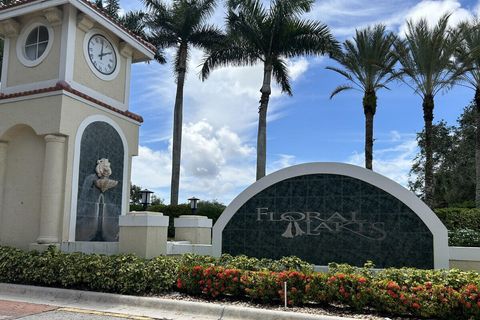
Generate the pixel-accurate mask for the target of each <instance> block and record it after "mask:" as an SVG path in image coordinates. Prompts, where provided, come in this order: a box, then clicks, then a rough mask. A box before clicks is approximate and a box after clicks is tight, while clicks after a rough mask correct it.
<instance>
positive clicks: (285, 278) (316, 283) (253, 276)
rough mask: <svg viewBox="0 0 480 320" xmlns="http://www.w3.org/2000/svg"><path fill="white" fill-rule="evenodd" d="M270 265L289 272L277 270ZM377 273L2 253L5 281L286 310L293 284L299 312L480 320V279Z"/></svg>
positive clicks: (0, 276)
mask: <svg viewBox="0 0 480 320" xmlns="http://www.w3.org/2000/svg"><path fill="white" fill-rule="evenodd" d="M218 264H221V265H218ZM232 265H234V266H242V267H245V268H246V269H249V270H244V269H240V268H237V267H232ZM267 266H268V267H272V268H278V269H283V270H282V271H278V272H277V271H271V270H268V269H267V268H266V267H267ZM372 267H373V264H372V263H367V264H366V266H365V267H363V268H358V267H352V266H348V265H344V264H331V270H330V272H329V273H325V274H324V273H317V272H312V271H311V267H307V264H306V263H305V262H304V261H302V260H300V259H298V258H295V257H287V258H283V259H281V260H279V261H272V260H268V259H255V258H248V257H245V256H240V257H232V256H229V255H224V256H222V257H221V258H218V259H217V258H212V257H201V256H196V255H184V256H182V257H179V258H176V257H158V258H155V259H151V260H147V259H141V258H138V257H136V256H133V255H115V256H105V255H98V254H92V255H86V254H82V253H72V254H66V253H61V252H59V251H58V250H57V249H55V248H54V247H51V248H49V249H48V250H46V251H45V252H43V253H38V252H24V251H21V250H17V249H12V248H6V247H0V282H8V283H19V284H32V285H43V286H54V287H64V288H71V289H82V290H94V291H103V292H114V293H123V294H137V295H149V294H158V293H161V292H165V291H170V290H175V289H177V290H179V291H181V292H185V293H188V294H191V295H199V296H204V297H208V298H210V299H214V298H219V297H230V298H238V299H244V298H248V299H251V300H255V301H259V302H263V303H268V304H272V303H274V304H283V299H284V294H285V292H284V283H285V282H286V283H287V292H286V294H287V302H288V304H289V305H291V306H296V305H302V304H305V303H315V304H320V305H325V304H334V305H338V304H342V305H348V306H350V307H352V308H353V309H355V310H357V311H360V312H363V311H371V310H373V309H374V310H376V311H378V312H384V313H388V314H390V315H392V316H406V317H413V318H415V319H418V318H436V319H479V318H480V291H479V289H478V286H479V284H480V274H479V273H476V272H462V271H459V270H455V269H454V270H419V269H412V268H401V269H394V268H390V269H385V270H380V271H373V269H372ZM288 268H291V269H293V270H288ZM300 269H304V270H305V271H304V272H302V271H299V270H300Z"/></svg>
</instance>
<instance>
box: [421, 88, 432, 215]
mask: <svg viewBox="0 0 480 320" xmlns="http://www.w3.org/2000/svg"><path fill="white" fill-rule="evenodd" d="M433 108H434V101H433V96H432V95H426V96H425V97H424V98H423V120H424V121H425V192H424V195H425V202H426V203H427V204H428V205H429V206H430V207H433V204H434V203H433V191H434V190H433V187H434V186H433V146H432V134H433V132H432V130H433Z"/></svg>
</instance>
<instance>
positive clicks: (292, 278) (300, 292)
mask: <svg viewBox="0 0 480 320" xmlns="http://www.w3.org/2000/svg"><path fill="white" fill-rule="evenodd" d="M276 276H277V279H276V282H277V285H278V286H280V287H281V290H279V291H278V294H279V298H280V299H281V300H282V301H283V300H284V299H285V282H286V283H287V304H288V305H300V304H302V303H303V302H304V298H305V287H306V279H307V277H306V276H305V274H303V273H301V272H297V271H283V272H279V273H277V274H276Z"/></svg>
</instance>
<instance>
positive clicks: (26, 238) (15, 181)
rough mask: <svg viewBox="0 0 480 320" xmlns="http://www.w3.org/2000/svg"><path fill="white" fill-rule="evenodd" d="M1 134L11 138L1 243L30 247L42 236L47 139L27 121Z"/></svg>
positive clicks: (0, 223) (0, 224)
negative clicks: (42, 195)
mask: <svg viewBox="0 0 480 320" xmlns="http://www.w3.org/2000/svg"><path fill="white" fill-rule="evenodd" d="M0 138H1V140H4V141H8V151H7V162H6V163H7V168H6V174H5V185H4V198H3V199H5V201H3V203H1V204H0V207H1V208H0V243H1V244H4V245H11V246H15V247H19V248H23V249H27V248H28V246H29V244H31V243H33V242H35V240H36V239H37V237H38V228H39V223H40V199H41V186H42V172H43V159H44V153H45V143H44V140H43V138H42V137H40V136H38V135H37V134H36V133H35V132H34V131H33V130H32V129H31V128H30V127H28V126H24V125H19V126H15V127H14V128H12V129H10V130H8V131H7V133H6V134H4V135H3V136H0Z"/></svg>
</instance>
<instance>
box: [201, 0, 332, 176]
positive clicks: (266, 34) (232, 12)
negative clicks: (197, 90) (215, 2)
mask: <svg viewBox="0 0 480 320" xmlns="http://www.w3.org/2000/svg"><path fill="white" fill-rule="evenodd" d="M313 3H314V0H271V1H270V7H269V8H266V7H265V6H264V5H263V4H262V1H261V0H229V1H228V13H227V34H228V36H227V41H226V42H225V43H224V45H223V46H220V47H217V48H215V50H211V51H210V52H209V53H208V55H207V57H206V59H205V61H204V64H203V68H202V73H201V77H202V79H203V80H205V79H207V77H208V76H209V75H210V72H211V70H213V69H214V68H218V67H221V66H226V65H235V66H245V65H254V64H257V63H263V85H262V87H261V89H260V92H261V98H260V107H259V121H258V137H257V180H258V179H260V178H262V177H263V176H265V169H266V142H267V109H268V102H269V99H270V94H271V91H272V90H271V81H272V76H273V78H274V80H275V81H276V82H277V83H278V84H280V86H281V88H282V92H284V93H287V94H288V95H292V88H291V85H290V77H289V70H288V67H287V59H289V58H293V57H297V56H302V55H309V54H325V53H327V52H329V53H331V52H334V51H335V50H338V44H337V42H336V41H335V39H334V38H333V36H332V35H331V33H330V31H329V29H328V27H327V26H326V25H324V24H322V23H320V22H318V21H311V20H306V19H302V15H303V14H304V13H306V12H308V11H310V8H311V6H312V5H313Z"/></svg>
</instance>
